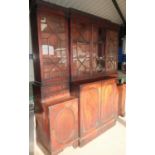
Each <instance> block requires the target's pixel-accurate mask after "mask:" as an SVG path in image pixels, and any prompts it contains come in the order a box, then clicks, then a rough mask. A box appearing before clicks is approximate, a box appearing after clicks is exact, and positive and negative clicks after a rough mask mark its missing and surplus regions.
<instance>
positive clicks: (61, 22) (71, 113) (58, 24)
mask: <svg viewBox="0 0 155 155" xmlns="http://www.w3.org/2000/svg"><path fill="white" fill-rule="evenodd" d="M30 11H31V13H30V15H31V30H32V41H33V52H34V73H35V82H34V85H33V91H34V103H35V113H36V114H35V116H36V133H37V143H38V144H39V145H41V146H42V147H43V148H44V149H45V150H46V154H47V153H48V154H52V155H53V154H54V155H55V154H58V153H59V152H60V151H62V150H63V149H64V148H66V147H67V146H69V145H73V147H77V146H83V145H85V144H86V143H88V142H89V141H90V140H92V139H94V138H95V137H97V136H98V135H99V134H101V133H103V132H104V131H106V130H107V129H109V128H110V127H112V126H113V125H114V124H115V122H116V118H117V102H116V101H117V98H118V95H116V78H117V67H115V68H114V69H113V70H110V71H109V70H108V71H107V64H105V71H103V72H102V73H97V72H95V70H92V66H93V63H94V62H92V61H91V60H92V59H96V56H93V54H94V53H93V51H95V49H94V46H95V39H94V38H95V37H94V34H95V33H96V34H98V33H101V35H100V36H101V37H100V38H102V37H103V38H104V34H105V35H106V37H105V38H104V39H103V40H102V41H103V42H104V41H105V43H104V44H102V43H101V48H100V51H102V52H100V54H99V55H100V56H103V55H104V53H105V62H106V61H107V60H108V59H107V55H108V54H109V53H110V52H111V50H112V51H114V53H115V56H116V57H115V58H116V61H115V63H116V64H117V55H118V54H117V48H118V47H117V43H118V38H117V35H118V33H119V25H117V24H115V23H112V22H110V21H108V20H105V19H102V18H99V17H96V16H94V15H90V14H87V13H84V12H80V11H77V10H75V9H67V8H64V7H59V6H57V5H53V4H50V3H47V2H43V1H40V0H34V1H31V6H30ZM42 16H43V17H45V18H42ZM73 17H74V20H77V19H78V21H79V19H80V22H82V23H83V25H82V26H83V28H86V29H85V31H83V34H82V35H83V38H86V41H85V44H82V45H81V44H80V43H79V42H80V39H74V38H75V37H76V35H75V34H74V33H73V29H74V27H76V26H79V25H78V24H77V23H78V22H77V23H75V24H74V25H73V23H74V22H73ZM41 22H42V26H41ZM80 26H81V25H80ZM51 29H54V31H51ZM87 29H89V30H87ZM99 29H101V31H100V32H98V30H99ZM60 30H61V31H60ZM95 31H96V32H95ZM103 32H105V33H103ZM55 33H58V34H55ZM59 33H60V34H59ZM102 33H103V34H102ZM47 36H48V39H49V38H50V39H49V40H50V41H49V40H48V41H49V42H50V43H49V42H48V44H46V43H47V42H46V41H45V40H43V39H45V38H46V37H47ZM46 39H47V38H46ZM113 40H114V41H113ZM74 41H75V42H76V46H78V48H80V47H81V46H82V47H81V48H83V51H84V52H83V51H82V52H83V53H82V52H81V51H80V50H81V49H78V50H77V52H78V56H79V55H80V54H81V53H82V54H81V55H83V54H85V53H87V54H88V55H89V58H90V59H88V62H84V61H81V60H80V61H81V62H80V63H81V66H83V67H84V66H85V67H84V68H85V69H86V70H87V69H88V68H90V74H88V75H86V76H84V74H86V72H83V75H82V76H79V77H78V78H73V77H72V72H73V71H74V70H73V59H72V57H73V49H72V46H73V42H74ZM96 41H97V40H96ZM99 41H100V40H99ZM111 42H112V43H111ZM113 42H114V44H113ZM96 44H97V45H98V44H99V43H96ZM42 45H46V46H42ZM88 45H89V48H88V49H87V46H88ZM49 46H51V47H49ZM114 46H115V47H114ZM42 47H44V48H43V49H42ZM55 47H56V48H55ZM58 49H59V50H58ZM58 51H59V52H58ZM60 51H61V52H60ZM62 51H63V52H62ZM79 51H80V52H81V53H80V52H79ZM85 51H86V52H85ZM43 53H44V55H43ZM63 53H65V54H63ZM96 53H97V54H98V51H97V52H96ZM50 54H51V55H50ZM55 54H56V56H55ZM57 54H58V56H57ZM97 54H96V55H97ZM64 55H65V56H64ZM85 55H86V54H85ZM94 55H95V54H94ZM62 57H65V59H63V58H62ZM45 58H46V61H45ZM87 58H88V57H87ZM62 59H63V60H64V61H62ZM78 59H81V58H79V57H78ZM95 61H96V60H95ZM60 62H61V63H60ZM59 63H60V64H59ZM87 63H88V64H90V66H89V67H88V68H87V67H86V66H87V65H88V64H87ZM99 63H100V62H99ZM53 65H54V66H53ZM102 65H103V64H102ZM57 67H60V68H61V69H60V68H59V69H60V70H59V69H58V68H57ZM65 67H66V68H65ZM49 68H50V69H51V70H52V71H51V73H52V74H50V75H49V76H45V73H44V71H45V70H46V71H48V70H49ZM55 68H57V70H56V69H55ZM64 68H65V69H64ZM53 69H54V71H53ZM86 70H84V71H86ZM63 71H64V74H63V75H62V77H61V78H60V75H61V74H62V72H63ZM88 72H89V71H88ZM58 73H60V74H58ZM90 75H91V76H90ZM45 77H48V78H45ZM92 94H93V95H94V96H95V98H94V100H92V101H93V102H89V104H88V100H89V98H90V97H91V96H92ZM104 98H107V100H104ZM89 105H90V106H89ZM91 106H92V107H93V109H95V110H96V111H95V110H94V111H95V112H94V113H93V110H92V108H91ZM103 112H104V114H103ZM87 115H89V117H87ZM58 116H59V117H58ZM101 116H102V117H101ZM106 116H107V117H108V119H106ZM74 118H75V119H74ZM64 120H65V121H64ZM105 120H106V121H105ZM65 122H66V126H68V129H69V130H67V128H64V131H61V129H60V128H62V126H64V125H63V124H65ZM59 123H60V124H61V125H62V126H61V125H58V124H59ZM55 124H56V125H55ZM72 131H74V132H73V134H71V135H70V132H72Z"/></svg>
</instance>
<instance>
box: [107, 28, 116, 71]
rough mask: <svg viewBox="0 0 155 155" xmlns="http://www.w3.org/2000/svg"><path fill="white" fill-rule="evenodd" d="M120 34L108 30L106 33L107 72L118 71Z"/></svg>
mask: <svg viewBox="0 0 155 155" xmlns="http://www.w3.org/2000/svg"><path fill="white" fill-rule="evenodd" d="M117 57H118V32H117V31H112V30H107V32H106V72H116V71H117V61H118V58H117Z"/></svg>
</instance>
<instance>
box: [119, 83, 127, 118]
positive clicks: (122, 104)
mask: <svg viewBox="0 0 155 155" xmlns="http://www.w3.org/2000/svg"><path fill="white" fill-rule="evenodd" d="M117 87H118V91H119V99H118V107H119V108H118V114H119V115H120V116H124V115H125V97H126V84H122V85H118V86H117Z"/></svg>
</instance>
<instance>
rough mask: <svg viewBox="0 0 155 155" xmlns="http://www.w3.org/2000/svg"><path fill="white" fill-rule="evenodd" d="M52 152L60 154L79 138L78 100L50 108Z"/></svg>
mask: <svg viewBox="0 0 155 155" xmlns="http://www.w3.org/2000/svg"><path fill="white" fill-rule="evenodd" d="M49 121H50V139H51V151H52V152H55V153H56V152H59V151H61V149H63V148H64V147H65V146H66V145H68V144H70V143H72V142H73V141H74V140H76V139H77V138H78V102H77V99H73V100H69V101H66V102H62V103H60V104H57V105H53V106H51V107H49Z"/></svg>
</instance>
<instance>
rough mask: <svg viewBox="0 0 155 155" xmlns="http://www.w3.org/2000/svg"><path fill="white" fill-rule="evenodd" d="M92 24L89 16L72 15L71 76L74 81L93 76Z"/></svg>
mask: <svg viewBox="0 0 155 155" xmlns="http://www.w3.org/2000/svg"><path fill="white" fill-rule="evenodd" d="M91 39H92V24H91V22H90V21H89V19H88V18H83V17H81V16H73V17H71V78H72V81H78V80H83V79H88V78H89V77H90V76H91V50H92V49H91V46H92V45H91Z"/></svg>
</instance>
